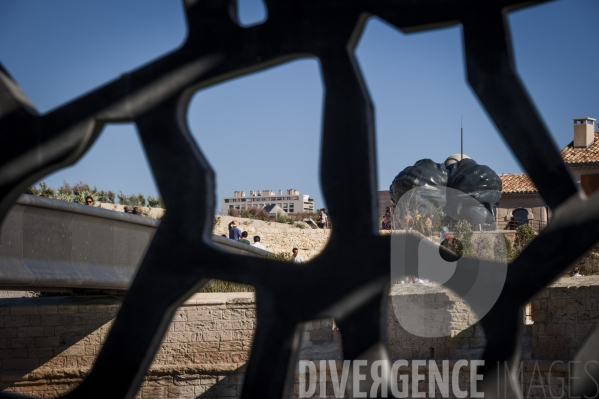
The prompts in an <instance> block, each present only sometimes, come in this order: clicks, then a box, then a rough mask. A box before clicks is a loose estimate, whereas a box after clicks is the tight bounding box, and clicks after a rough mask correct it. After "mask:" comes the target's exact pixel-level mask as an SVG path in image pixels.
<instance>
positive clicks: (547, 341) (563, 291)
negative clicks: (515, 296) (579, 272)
mask: <svg viewBox="0 0 599 399" xmlns="http://www.w3.org/2000/svg"><path fill="white" fill-rule="evenodd" d="M598 302H599V276H588V277H564V278H561V279H559V280H557V281H556V282H555V283H553V284H552V285H551V286H549V287H548V288H546V289H544V290H543V291H541V292H540V293H539V295H538V296H537V297H536V298H535V299H534V300H533V301H532V320H533V322H534V324H533V325H532V326H530V329H531V333H530V346H531V347H532V358H533V359H560V360H572V359H574V356H575V355H576V352H577V351H578V348H580V346H581V345H582V344H583V342H584V340H585V338H586V336H587V335H588V334H589V333H590V331H591V329H592V328H593V327H594V326H595V324H596V323H597V320H599V309H598Z"/></svg>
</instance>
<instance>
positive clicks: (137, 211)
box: [85, 195, 143, 216]
mask: <svg viewBox="0 0 599 399" xmlns="http://www.w3.org/2000/svg"><path fill="white" fill-rule="evenodd" d="M94 202H95V201H94V199H93V197H91V196H89V195H88V196H87V197H85V205H87V206H94ZM123 212H125V213H128V214H130V215H139V216H143V212H142V209H141V207H139V206H133V207H131V206H129V205H126V206H125V208H124V209H123Z"/></svg>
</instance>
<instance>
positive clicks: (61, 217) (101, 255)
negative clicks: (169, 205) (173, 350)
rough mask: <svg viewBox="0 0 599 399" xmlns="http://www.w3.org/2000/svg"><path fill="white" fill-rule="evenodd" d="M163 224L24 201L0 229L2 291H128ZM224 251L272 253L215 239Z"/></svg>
mask: <svg viewBox="0 0 599 399" xmlns="http://www.w3.org/2000/svg"><path fill="white" fill-rule="evenodd" d="M159 225H160V221H158V220H155V219H150V218H145V217H141V216H137V215H130V214H126V213H124V212H115V211H111V210H106V209H101V208H96V207H90V206H85V205H80V204H76V203H72V202H66V201H59V200H54V199H49V198H43V197H36V196H32V195H22V196H21V197H19V199H18V200H17V202H16V203H15V205H14V206H13V208H12V209H11V211H10V212H9V213H8V214H7V216H6V218H5V220H4V221H3V222H2V225H1V227H0V289H1V290H29V291H43V290H46V291H52V290H72V289H102V290H126V289H127V288H128V287H129V285H130V284H131V281H132V279H133V276H134V275H135V272H136V270H137V267H138V266H139V264H140V263H141V260H142V259H143V256H144V254H145V252H146V249H147V247H148V245H149V243H150V242H151V240H152V238H153V237H154V233H155V232H156V229H157V228H158V226H159ZM213 241H214V243H215V244H216V246H217V247H219V248H220V249H222V250H224V251H227V252H231V253H235V254H239V255H249V256H263V257H264V256H268V254H270V252H267V251H263V250H261V249H257V248H254V247H252V246H249V245H245V244H241V243H237V242H234V241H232V240H229V239H227V238H224V237H220V236H213Z"/></svg>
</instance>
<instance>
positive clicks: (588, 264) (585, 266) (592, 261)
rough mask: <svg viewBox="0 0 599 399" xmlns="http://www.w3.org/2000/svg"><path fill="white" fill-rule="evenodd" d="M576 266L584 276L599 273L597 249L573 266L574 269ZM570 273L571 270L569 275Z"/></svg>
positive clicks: (586, 254) (589, 252)
mask: <svg viewBox="0 0 599 399" xmlns="http://www.w3.org/2000/svg"><path fill="white" fill-rule="evenodd" d="M575 266H578V267H579V268H580V274H582V275H583V276H589V275H591V274H597V273H599V253H598V252H597V249H591V250H590V251H587V252H586V253H585V254H584V255H583V256H582V258H580V259H579V260H578V261H576V263H574V264H573V265H572V268H574V267H575ZM570 271H571V269H569V270H568V274H570Z"/></svg>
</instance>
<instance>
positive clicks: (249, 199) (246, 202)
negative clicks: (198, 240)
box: [221, 188, 314, 214]
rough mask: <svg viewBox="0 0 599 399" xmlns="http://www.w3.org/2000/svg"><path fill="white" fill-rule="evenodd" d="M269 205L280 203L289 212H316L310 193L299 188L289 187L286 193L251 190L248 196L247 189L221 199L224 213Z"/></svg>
mask: <svg viewBox="0 0 599 399" xmlns="http://www.w3.org/2000/svg"><path fill="white" fill-rule="evenodd" d="M268 205H278V206H279V207H280V208H281V209H283V211H285V212H287V213H301V212H314V200H313V199H312V198H310V195H309V194H301V193H300V192H299V191H298V190H295V189H292V188H291V189H288V190H287V191H286V193H285V194H283V190H279V193H278V194H276V193H275V192H274V191H272V190H262V191H254V190H251V191H250V195H249V196H246V195H245V191H235V192H233V196H232V197H223V198H222V199H221V209H222V211H223V214H227V213H228V212H229V210H242V209H250V208H254V207H255V208H258V209H262V208H264V207H265V206H268Z"/></svg>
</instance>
